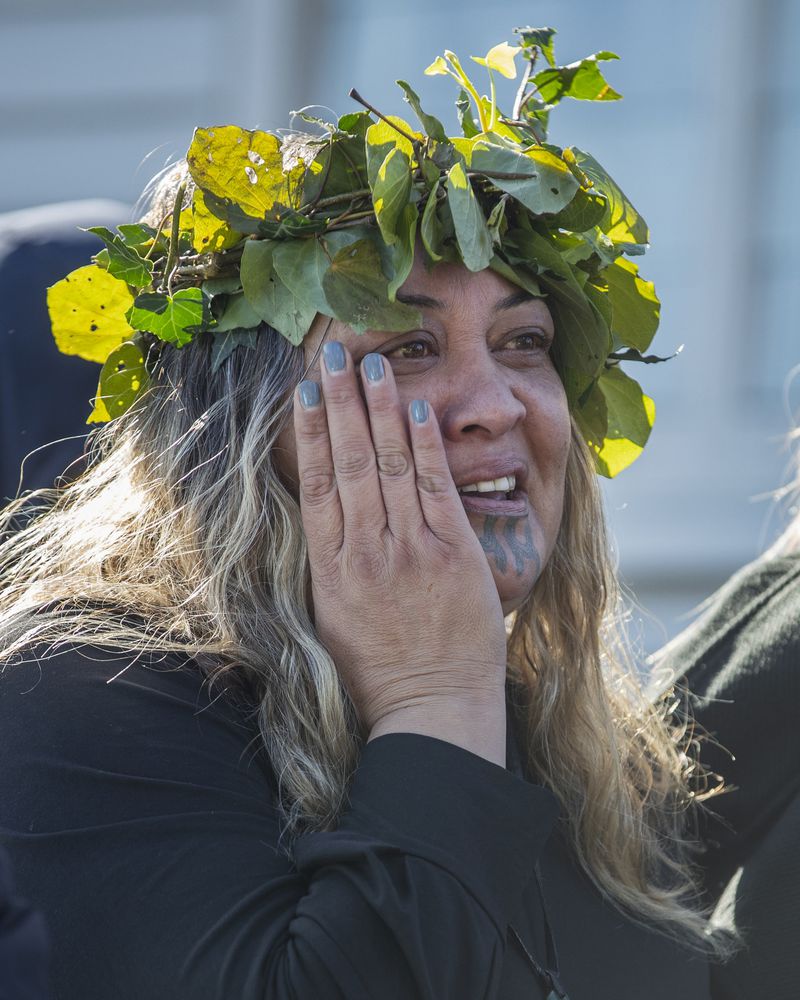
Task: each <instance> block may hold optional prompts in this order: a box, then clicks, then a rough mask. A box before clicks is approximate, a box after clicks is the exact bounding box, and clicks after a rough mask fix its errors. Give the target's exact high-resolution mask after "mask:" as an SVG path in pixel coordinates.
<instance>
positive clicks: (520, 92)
mask: <svg viewBox="0 0 800 1000" xmlns="http://www.w3.org/2000/svg"><path fill="white" fill-rule="evenodd" d="M537 55H538V52H537V51H536V49H534V50H533V56H532V58H531V59H529V60H528V63H527V65H526V66H525V72H524V73H523V74H522V79H521V80H520V83H519V87H518V88H517V96H516V97H515V98H514V110H513V111H512V112H511V117H512V118H515V119H516V118H519V114H520V111H521V110H522V99H523V97H524V96H525V88H526V87H527V86H528V80H530V78H531V73H532V72H533V66H534V63H535V62H536V56H537Z"/></svg>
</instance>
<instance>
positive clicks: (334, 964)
mask: <svg viewBox="0 0 800 1000" xmlns="http://www.w3.org/2000/svg"><path fill="white" fill-rule="evenodd" d="M520 42H521V44H520V46H519V47H516V48H514V50H513V51H512V52H509V51H507V50H508V49H510V48H511V47H509V46H497V47H496V48H495V49H493V50H491V51H490V53H488V54H487V57H486V59H485V60H484V61H485V63H486V64H487V66H488V67H489V69H490V70H491V69H492V68H494V69H496V70H500V71H505V73H506V75H510V70H509V66H510V65H513V61H514V59H515V58H516V57H518V56H520V55H521V56H522V57H523V58H525V59H526V60H527V61H528V63H529V65H531V66H532V64H533V62H534V61H535V59H536V57H537V55H538V54H540V53H541V52H544V53H545V54H546V55H547V59H548V62H549V63H552V62H553V60H552V32H549V33H548V32H547V31H538V32H537V31H533V29H525V31H524V32H523V33H522V35H521V39H520ZM440 64H441V65H444V66H445V69H444V70H441V65H440ZM437 67H439V68H438V69H437ZM431 70H432V71H433V72H438V71H442V72H445V71H446V72H450V73H451V75H457V76H459V79H461V77H463V75H464V74H463V70H462V68H461V65H460V63H458V61H457V60H456V59H455V57H453V56H452V54H448V57H447V60H440V61H437V63H434V64H433V67H431ZM556 70H557V73H560V76H559V77H558V79H559V80H560V81H561V83H562V84H563V86H562V87H561V90H562V92H563V94H566V95H568V93H569V88H570V87H571V86H572V84H571V82H570V81H571V80H572V79H573V77H574V76H575V74H574V70H570V71H567V69H563V70H562V69H561V68H558V67H556ZM594 70H595V71H597V67H596V61H595V62H594ZM544 72H546V73H549V72H550V71H549V70H546V71H544ZM529 78H530V79H531V81H532V82H533V84H534V85H536V86H538V87H539V92H540V94H544V93H545V92H546V90H545V88H546V85H547V82H548V80H552V77H551V76H548V77H546V78H542V77H541V75H540V74H539V75H533V76H532V75H531V73H530V72H528V73H526V77H525V79H526V81H527V80H528V79H529ZM601 79H602V78H601ZM537 81H538V84H537ZM462 82H463V80H462ZM467 82H469V83H470V86H472V85H471V82H470V81H467ZM403 86H404V88H405V89H406V93H407V97H408V99H409V103H412V106H415V108H416V110H417V113H418V114H419V117H420V120H421V121H422V123H423V125H424V127H425V131H426V135H425V136H423V135H422V133H416V132H412V131H411V129H410V126H408V125H407V124H406V123H404V122H400V121H399V120H396V119H394V120H381V121H374V120H373V119H372V118H371V117H370V116H368V115H366V114H364V115H355V116H346V119H342V120H341V121H340V122H339V124H338V125H337V126H335V127H331V129H332V130H330V131H329V134H328V136H327V137H326V138H325V140H324V141H323V140H319V141H317V142H316V144H315V142H314V141H313V140H310V139H309V140H301V141H298V142H297V143H289V142H285V143H283V144H282V143H281V141H280V140H279V139H278V138H277V137H274V136H269V135H268V134H266V133H245V132H244V131H243V130H237V129H233V128H232V127H226V128H223V129H209V130H200V131H199V132H198V133H197V134H196V136H195V140H194V141H193V146H192V149H191V150H190V152H189V156H188V164H189V172H190V174H191V180H192V182H193V184H188V186H187V178H186V171H185V170H180V169H179V170H177V171H175V173H174V176H173V177H170V178H167V179H166V180H165V181H162V183H161V185H160V187H159V189H158V191H157V192H156V197H155V199H154V203H153V208H152V211H151V214H150V216H149V221H150V223H151V228H149V229H147V228H146V227H141V226H140V227H124V228H121V230H120V234H119V235H118V236H114V234H110V233H108V232H105V233H103V234H102V235H103V237H104V238H105V239H106V241H107V245H108V251H107V253H106V255H105V256H104V257H99V258H98V260H97V265H96V266H95V267H93V268H90V269H88V271H87V272H85V273H83V274H81V273H79V272H75V273H73V275H70V276H69V280H67V281H66V285H63V286H61V287H59V286H55V288H54V290H52V294H51V312H52V313H53V317H54V332H55V334H56V338H57V340H58V341H59V343H60V344H61V346H62V347H64V346H66V347H70V346H71V347H72V349H77V348H76V347H75V345H76V344H78V346H79V348H80V350H81V351H83V352H84V353H85V354H87V356H89V354H90V351H96V352H97V353H98V354H102V356H99V357H97V358H96V359H97V360H101V361H103V360H105V357H106V355H107V356H108V360H107V361H105V365H104V369H103V373H102V374H101V382H100V391H99V394H98V399H97V401H96V403H95V410H94V412H93V419H96V420H98V419H108V418H109V417H111V418H113V419H112V420H111V422H110V423H109V424H108V427H107V428H105V429H103V430H102V431H101V432H100V433H99V434H98V435H97V437H96V438H95V453H94V456H93V461H92V464H91V468H90V469H89V470H88V471H87V473H86V474H85V475H84V476H82V477H81V479H80V480H78V481H77V482H76V483H74V484H72V485H70V486H67V487H66V488H65V489H64V490H63V491H62V493H61V494H60V495H58V496H56V497H55V498H53V500H54V505H53V507H52V509H50V510H49V511H47V512H46V513H43V515H42V516H41V517H40V518H39V519H37V520H35V521H33V523H32V524H30V525H29V526H28V527H27V528H26V529H25V530H24V531H21V532H19V533H18V534H16V535H14V536H13V537H11V538H10V539H9V540H8V541H7V542H6V544H5V547H4V551H3V567H4V568H3V571H2V573H3V575H2V580H3V587H4V590H3V597H2V613H3V617H2V621H3V633H4V641H3V646H4V652H3V655H4V656H5V658H6V662H7V666H6V670H5V676H4V677H3V683H2V688H0V690H2V691H3V698H2V702H0V704H2V706H3V707H2V715H3V718H2V726H3V732H4V739H5V741H6V745H7V748H8V749H7V752H6V761H5V764H6V766H5V767H4V768H3V769H2V775H3V776H2V778H1V779H0V781H2V787H0V802H2V806H0V808H2V830H3V835H4V842H5V844H6V845H7V846H8V848H9V849H10V851H11V853H12V854H13V857H14V861H15V865H16V867H17V872H18V877H19V881H20V887H21V889H22V890H24V892H25V893H26V895H27V896H28V897H29V898H30V899H31V901H32V902H33V903H34V905H36V906H37V907H39V908H41V910H42V911H43V912H44V913H45V915H46V917H47V918H48V920H49V921H50V925H51V929H52V935H53V940H54V981H55V985H56V990H57V993H56V995H57V996H59V997H61V998H72V997H76V998H77V997H81V1000H87V998H92V997H98V998H100V997H107V996H110V995H113V996H115V997H116V998H124V997H131V998H134V997H135V998H137V1000H140V998H142V997H148V998H152V1000H155V998H161V997H164V998H166V997H169V998H170V1000H175V998H177V997H187V998H188V997H191V998H192V1000H195V998H200V997H209V998H211V997H223V996H224V997H231V996H235V997H237V998H256V997H258V998H264V997H270V998H276V1000H277V998H284V997H286V998H289V997H292V998H296V1000H306V998H312V997H313V998H315V1000H317V998H325V1000H328V998H345V997H346V998H348V1000H351V998H357V997H363V998H368V997H369V998H375V997H381V998H395V997H396V998H404V1000H406V998H410V997H424V998H430V1000H433V998H436V1000H440V998H445V997H453V998H455V997H458V998H459V1000H471V998H475V1000H477V998H480V1000H485V998H492V1000H494V998H498V1000H499V998H502V1000H510V998H517V997H523V996H524V997H526V998H527V997H547V996H556V997H564V996H567V995H569V996H570V997H571V998H572V1000H576V998H581V997H591V998H592V1000H598V998H602V997H606V996H607V997H615V998H620V997H631V998H633V997H641V996H643V995H647V996H648V997H650V998H653V1000H657V998H658V997H668V996H669V997H671V996H674V995H680V996H682V997H686V998H706V997H707V996H708V987H707V965H706V962H705V959H704V958H703V955H702V953H703V951H704V950H705V951H707V950H708V949H709V948H710V947H711V945H710V944H709V940H710V939H709V938H708V936H707V935H706V933H705V920H704V918H703V916H702V914H700V913H699V912H698V911H697V909H696V908H695V907H694V906H693V903H692V899H693V895H692V893H693V887H692V883H691V880H690V878H689V874H688V867H687V864H686V860H685V857H684V855H683V853H682V848H681V845H680V831H681V827H682V819H681V816H680V811H681V806H682V805H684V804H685V802H686V801H687V799H688V798H689V792H688V788H687V776H686V771H687V761H686V758H685V757H683V756H682V754H681V753H680V748H679V746H678V745H677V743H676V740H675V739H674V738H673V736H674V734H673V732H672V727H670V725H668V722H667V720H666V712H665V707H664V706H663V705H658V706H655V707H654V706H650V705H647V704H646V703H645V702H644V700H643V699H642V697H641V696H640V695H639V694H638V692H637V690H636V688H635V686H634V685H633V684H632V683H631V682H630V681H629V680H628V679H627V673H626V671H625V670H624V669H623V667H622V666H621V665H620V664H618V663H617V661H616V660H615V654H614V647H613V644H612V643H611V634H610V632H609V630H608V629H607V628H604V622H605V615H606V611H607V610H609V611H612V610H613V602H614V595H615V591H614V580H613V574H612V572H611V570H610V566H609V560H608V556H607V554H606V549H605V539H604V531H603V520H602V513H601V506H600V501H599V496H598V491H597V487H596V485H595V483H594V474H593V466H592V458H593V457H594V462H595V464H596V465H597V466H598V467H599V468H601V469H602V470H603V471H606V472H613V471H615V469H616V468H618V467H619V466H620V465H621V464H625V462H627V461H630V460H631V458H632V457H635V455H636V454H638V451H640V450H641V446H642V445H643V444H644V440H645V439H646V432H645V431H643V430H642V421H643V420H644V421H645V423H646V427H647V429H649V422H651V420H652V411H651V409H650V408H649V405H648V404H649V401H646V398H645V397H643V396H642V394H641V390H639V389H638V386H636V383H634V382H633V380H630V379H628V378H627V376H624V375H623V374H622V373H621V371H620V370H619V369H618V361H619V359H620V352H619V345H620V344H621V345H622V346H627V347H628V348H629V350H628V352H627V355H626V356H630V355H635V354H636V353H637V350H638V349H641V350H644V349H646V347H647V343H648V342H649V341H648V340H647V331H646V330H644V331H643V330H642V326H645V327H646V326H647V325H648V324H649V322H650V320H649V319H648V318H647V317H649V316H650V315H651V313H652V308H653V306H652V304H653V302H655V301H656V300H655V299H654V296H653V295H652V291H651V290H652V286H648V285H647V283H645V282H641V279H638V277H636V272H635V268H633V265H630V264H627V263H625V262H624V261H623V259H622V258H621V254H622V253H623V250H624V249H625V248H629V247H630V246H632V245H638V244H640V243H643V242H645V239H646V227H645V228H644V229H642V227H643V222H642V220H641V219H640V217H639V216H638V215H637V214H636V213H635V210H634V209H633V207H632V206H630V204H629V203H628V202H627V200H626V199H624V196H623V195H622V194H621V192H620V191H619V188H618V187H616V186H613V185H612V183H611V182H610V179H608V178H607V177H606V175H604V174H603V173H602V168H600V167H599V165H598V164H596V163H595V161H593V160H591V158H589V157H588V156H586V154H581V155H580V158H579V157H577V155H576V153H575V152H573V151H557V152H556V150H557V147H552V146H549V147H545V146H544V145H541V139H542V128H543V125H544V123H545V122H546V112H543V111H542V109H541V106H540V105H541V101H540V102H539V104H537V102H536V100H534V96H535V95H531V94H530V93H529V92H528V91H526V90H525V87H524V86H523V87H522V88H521V91H520V93H519V94H518V97H517V102H516V106H515V109H514V113H513V114H512V116H511V117H510V118H506V119H504V118H502V116H500V114H499V112H498V111H497V108H496V105H495V103H494V88H492V94H493V97H492V101H491V102H490V101H488V100H487V101H486V102H485V103H480V102H479V103H478V105H477V108H476V110H477V113H478V116H479V119H480V125H481V127H482V128H481V131H474V132H470V128H469V125H468V123H467V124H465V126H464V127H465V131H466V132H467V133H469V134H468V135H466V136H465V137H463V138H461V139H459V140H457V141H456V140H452V141H451V140H450V139H448V138H447V137H445V136H444V134H443V132H441V131H440V130H441V126H440V125H439V123H437V122H436V120H435V119H432V118H431V117H430V116H427V115H425V113H424V112H422V110H421V108H419V101H418V98H417V97H416V95H415V94H414V93H413V91H411V90H410V88H408V87H407V85H403ZM472 91H474V87H472ZM598 93H599V90H598ZM583 96H586V93H585V88H584V92H583ZM556 99H557V97H556V96H555V95H554V94H551V96H550V102H551V103H555V101H556ZM463 110H464V109H463V108H462V114H463ZM376 114H377V113H376ZM543 116H544V117H543ZM463 121H466V119H465V118H463V117H462V122H463ZM487 136H488V138H487ZM340 154H341V155H340ZM359 156H361V159H359ZM510 157H511V158H512V159H513V166H514V169H513V170H509V169H507V167H508V164H509V163H510V162H512V161H511V160H510V159H509V158H510ZM501 167H503V169H501ZM588 170H590V171H592V173H593V175H594V176H595V177H597V181H596V182H595V183H593V182H592V181H591V179H590V177H589V176H588V174H587V171H588ZM242 178H246V181H245V180H243V179H242ZM545 179H546V180H547V184H549V187H547V188H545V186H544V185H543V183H542V182H543V180H545ZM248 185H252V187H248ZM329 185H330V186H329ZM192 187H194V190H193V192H192ZM505 188H508V189H509V190H505ZM298 192H299V193H298ZM187 196H190V197H191V215H190V216H188V217H187V213H188V212H189V208H188V207H187V202H186V198H187ZM165 205H166V206H167V207H166V209H165V207H164V206H165ZM170 206H171V207H170ZM537 208H539V209H542V210H541V211H537V210H536V209H537ZM544 209H547V211H545V210H544ZM617 209H619V210H621V211H622V216H620V215H619V213H618V212H617ZM334 210H335V212H336V214H335V216H334V215H333V212H334ZM259 213H261V214H260V216H259V217H258V218H257V217H256V216H257V215H258V214H259ZM209 219H211V221H209ZM365 219H366V220H367V221H365ZM167 226H168V227H169V230H170V235H169V238H168V239H165V238H164V237H163V235H162V234H163V233H164V232H165V228H166V227H167ZM581 227H584V228H581ZM606 230H607V231H608V232H611V233H612V234H615V235H616V237H617V242H616V243H615V242H614V240H613V239H612V237H611V236H608V235H607V232H606ZM642 235H644V237H645V239H641V238H639V237H641V236H642ZM209 246H211V247H213V248H214V249H213V253H206V250H207V249H208V247H209ZM65 280H66V279H65ZM637 282H639V284H637ZM123 285H124V286H125V287H124V288H123V287H122V286H123ZM76 288H77V289H78V290H79V293H80V294H79V297H77V298H76V293H75V289H76ZM98 288H99V289H100V291H99V292H98V291H97V289H98ZM126 296H127V298H126ZM604 296H605V298H604ZM635 296H638V299H637V300H636V301H637V303H638V309H637V310H635V312H636V317H637V318H638V323H639V325H638V326H637V325H636V323H633V322H632V321H631V315H630V313H628V312H626V309H625V303H630V301H632V297H635ZM120 301H122V305H120ZM612 306H613V307H614V308H617V307H619V308H618V310H617V314H616V318H613V319H612ZM82 310H85V312H86V315H84V312H83V311H82ZM648 310H650V312H648ZM123 312H124V316H125V319H126V322H129V323H130V329H129V331H128V333H129V339H125V341H124V342H123V343H122V344H121V346H117V345H119V344H120V341H119V339H116V340H115V338H116V337H118V333H119V327H118V326H117V327H114V326H113V322H119V320H118V318H117V320H113V322H112V319H109V316H110V315H111V314H115V315H117V317H118V316H119V315H121V314H122V313H123ZM76 317H77V318H76ZM643 317H645V318H643ZM267 323H268V324H269V325H266V324H267ZM612 326H613V329H614V337H613V338H612V335H611V328H612ZM134 329H135V330H136V333H134V332H133V330H134ZM87 331H90V333H89V332H87ZM142 331H144V333H143V332H142ZM90 334H91V335H90ZM651 335H652V331H651V333H650V336H651ZM92 337H94V338H95V339H92ZM101 337H107V340H106V341H103V342H102V343H99V338H101ZM637 337H638V339H637ZM81 338H83V339H81ZM626 338H627V339H626ZM631 340H636V343H633V344H632V343H631ZM87 343H88V344H89V347H86V346H85V345H86V344H87ZM98 343H99V346H98ZM614 345H617V349H616V350H615V349H614ZM320 348H321V350H320ZM109 350H110V351H111V353H110V355H109V354H108V351H109ZM632 387H635V388H632ZM612 389H616V390H617V394H616V396H615V393H614V392H613V391H612ZM637 392H638V395H637ZM620 394H623V395H624V394H627V395H625V399H626V400H627V402H626V404H625V405H624V406H622V405H619V406H617V408H616V409H615V408H614V407H615V400H618V398H619V396H620ZM598 428H599V429H598ZM587 441H588V442H589V443H588V444H587ZM12 513H13V508H12ZM21 775H24V778H23V779H22V780H21Z"/></svg>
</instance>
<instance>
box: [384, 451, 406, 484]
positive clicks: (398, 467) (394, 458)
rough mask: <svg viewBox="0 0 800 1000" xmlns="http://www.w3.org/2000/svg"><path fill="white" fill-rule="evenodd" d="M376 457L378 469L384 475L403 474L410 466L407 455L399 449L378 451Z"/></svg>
mask: <svg viewBox="0 0 800 1000" xmlns="http://www.w3.org/2000/svg"><path fill="white" fill-rule="evenodd" d="M376 458H377V462H378V470H379V471H380V473H381V475H384V476H391V477H396V476H404V475H405V474H406V473H407V472H408V470H409V469H410V468H411V460H410V457H409V455H408V454H407V453H406V452H404V451H402V450H401V449H398V450H396V451H381V452H378V454H377V456H376Z"/></svg>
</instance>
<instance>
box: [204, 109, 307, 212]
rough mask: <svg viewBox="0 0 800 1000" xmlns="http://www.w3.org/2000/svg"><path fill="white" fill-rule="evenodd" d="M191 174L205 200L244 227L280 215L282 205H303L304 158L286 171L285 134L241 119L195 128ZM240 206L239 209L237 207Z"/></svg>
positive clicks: (283, 207)
mask: <svg viewBox="0 0 800 1000" xmlns="http://www.w3.org/2000/svg"><path fill="white" fill-rule="evenodd" d="M186 159H187V162H188V164H189V171H190V173H191V175H192V179H193V180H194V182H195V183H196V184H197V186H198V187H199V188H201V189H202V191H203V193H204V195H206V196H209V195H210V196H212V197H211V198H209V197H206V198H205V201H206V205H207V206H208V208H210V209H211V211H212V212H213V213H214V214H215V215H219V217H220V218H223V219H225V220H226V221H227V222H228V223H229V224H230V225H232V226H233V227H234V228H235V229H237V230H239V231H240V232H248V231H249V227H248V226H247V222H246V220H248V219H249V220H250V221H251V223H252V222H253V221H255V222H258V221H259V220H262V219H266V218H272V219H279V218H280V216H281V213H282V211H283V210H285V209H287V208H299V197H298V196H299V193H300V192H299V183H300V181H301V180H302V178H303V176H304V174H305V167H304V165H303V164H302V163H299V164H297V165H296V166H295V167H293V168H292V170H290V171H289V172H288V173H286V174H285V173H284V171H283V160H282V156H281V143H280V139H279V138H278V137H277V136H275V135H272V134H271V133H269V132H257V131H255V132H251V131H248V130H247V129H243V128H239V127H238V126H236V125H223V126H220V127H216V128H198V129H195V133H194V136H193V138H192V144H191V146H190V147H189V152H188V153H187V154H186ZM237 209H238V211H237Z"/></svg>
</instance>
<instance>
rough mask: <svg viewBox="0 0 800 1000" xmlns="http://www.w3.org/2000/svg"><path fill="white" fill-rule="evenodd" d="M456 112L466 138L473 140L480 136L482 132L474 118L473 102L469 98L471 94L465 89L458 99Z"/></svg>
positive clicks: (460, 92)
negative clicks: (474, 137)
mask: <svg viewBox="0 0 800 1000" xmlns="http://www.w3.org/2000/svg"><path fill="white" fill-rule="evenodd" d="M456 111H457V113H458V120H459V122H460V124H461V131H462V132H463V133H464V137H465V138H467V139H471V138H472V137H473V136H475V135H480V131H481V130H480V128H479V126H478V125H477V124H476V122H475V119H474V118H473V117H472V101H471V100H470V98H469V94H468V93H467V92H466V90H464V89H462V90H460V91H459V94H458V97H457V98H456Z"/></svg>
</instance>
